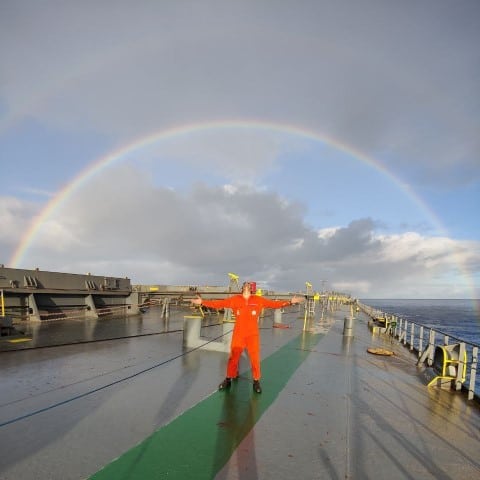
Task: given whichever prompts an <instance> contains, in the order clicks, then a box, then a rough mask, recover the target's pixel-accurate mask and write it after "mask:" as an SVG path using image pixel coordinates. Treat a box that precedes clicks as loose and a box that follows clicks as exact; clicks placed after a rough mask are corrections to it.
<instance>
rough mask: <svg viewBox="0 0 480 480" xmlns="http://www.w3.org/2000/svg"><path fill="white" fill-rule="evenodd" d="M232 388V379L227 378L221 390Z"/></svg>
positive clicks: (221, 385) (220, 386)
mask: <svg viewBox="0 0 480 480" xmlns="http://www.w3.org/2000/svg"><path fill="white" fill-rule="evenodd" d="M231 386H232V379H231V378H228V377H227V378H226V379H225V380H224V381H223V382H222V383H221V384H220V385H219V386H218V389H219V390H226V389H227V388H230V387H231Z"/></svg>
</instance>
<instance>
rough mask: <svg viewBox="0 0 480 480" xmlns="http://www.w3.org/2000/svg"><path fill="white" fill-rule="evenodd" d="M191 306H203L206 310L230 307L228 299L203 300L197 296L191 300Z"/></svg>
mask: <svg viewBox="0 0 480 480" xmlns="http://www.w3.org/2000/svg"><path fill="white" fill-rule="evenodd" d="M191 302H192V305H203V306H205V307H208V308H215V309H217V310H218V309H220V308H229V307H230V298H223V299H221V300H203V298H202V297H200V296H199V295H197V296H196V297H195V298H192V300H191Z"/></svg>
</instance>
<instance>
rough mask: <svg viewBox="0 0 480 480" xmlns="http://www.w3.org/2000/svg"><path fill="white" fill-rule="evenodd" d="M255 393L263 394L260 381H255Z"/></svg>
mask: <svg viewBox="0 0 480 480" xmlns="http://www.w3.org/2000/svg"><path fill="white" fill-rule="evenodd" d="M253 391H254V392H255V393H262V387H261V386H260V381H259V380H254V381H253Z"/></svg>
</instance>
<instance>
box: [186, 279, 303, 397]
mask: <svg viewBox="0 0 480 480" xmlns="http://www.w3.org/2000/svg"><path fill="white" fill-rule="evenodd" d="M301 301H302V297H297V296H294V297H292V299H291V300H269V299H267V298H264V297H259V296H257V295H252V292H251V285H250V282H245V283H244V284H243V285H242V293H241V294H238V295H233V296H231V297H227V298H224V299H222V300H203V299H202V298H201V297H200V296H197V297H196V298H194V299H193V300H192V304H193V305H197V306H199V305H203V306H205V307H209V308H214V309H217V310H218V309H221V308H231V309H232V311H233V314H234V315H235V319H236V320H235V326H234V327H233V335H232V342H231V345H230V356H229V358H228V363H227V376H226V378H225V380H223V382H222V383H221V384H220V385H219V386H218V389H219V390H225V389H227V388H230V386H231V384H232V378H236V377H237V375H238V363H239V361H240V355H241V354H242V352H243V350H244V349H247V351H248V355H249V357H250V363H251V367H252V377H253V390H254V392H256V393H262V387H261V386H260V377H261V372H260V332H259V329H258V317H259V316H260V313H261V312H262V310H263V309H264V308H282V307H287V306H289V305H295V304H298V303H300V302H301Z"/></svg>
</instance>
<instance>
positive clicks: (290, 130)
mask: <svg viewBox="0 0 480 480" xmlns="http://www.w3.org/2000/svg"><path fill="white" fill-rule="evenodd" d="M233 129H237V130H241V129H244V130H249V129H255V130H257V131H260V132H261V131H265V132H270V133H272V132H273V133H283V134H290V135H297V136H299V137H303V138H305V139H310V140H315V141H319V142H322V143H325V144H327V145H329V146H332V147H334V148H336V149H338V150H340V151H343V152H344V153H347V154H349V155H352V156H353V157H354V158H356V159H358V160H360V161H362V162H363V163H365V164H367V165H369V166H371V167H372V168H374V169H376V170H378V171H380V172H381V173H382V174H384V175H385V176H386V177H388V178H389V179H390V180H391V181H392V182H393V183H394V184H396V185H397V186H398V187H399V189H400V190H402V191H403V192H404V193H405V194H406V195H407V196H408V197H410V198H411V199H412V200H413V201H414V203H416V204H417V205H418V206H419V207H420V208H421V209H422V210H423V211H424V212H425V213H426V215H427V217H428V218H429V219H430V220H431V221H432V222H433V224H434V225H435V227H436V228H437V229H438V230H439V231H441V232H444V231H445V229H444V227H443V226H442V224H441V222H440V221H439V219H438V218H437V217H436V216H435V214H434V213H433V212H432V211H431V210H430V208H429V207H428V206H427V205H426V204H425V203H424V202H423V200H422V199H421V198H420V197H418V196H417V195H416V194H415V193H414V192H413V191H412V190H411V189H410V188H409V187H408V185H406V184H404V183H403V182H402V181H401V180H399V179H398V178H397V177H395V176H394V175H393V174H392V173H391V172H389V171H388V170H387V169H386V168H385V167H384V166H383V165H382V164H381V163H379V162H378V161H376V160H374V159H373V158H371V157H368V156H366V155H365V154H363V153H361V152H359V151H357V150H354V149H353V148H351V147H350V146H348V145H346V144H343V143H341V142H339V141H337V140H335V139H333V138H329V137H326V136H323V135H320V134H319V133H317V132H315V131H313V130H310V129H308V128H303V127H302V128H300V127H297V126H293V125H289V124H282V123H270V122H266V121H246V120H224V121H211V122H202V123H192V124H186V125H182V126H176V127H171V128H167V129H163V130H160V131H155V132H153V133H151V134H149V135H146V136H143V137H140V138H137V139H135V140H134V141H133V142H131V143H129V144H127V145H123V146H121V147H119V148H117V149H115V150H113V151H111V152H109V153H107V154H106V155H104V156H102V157H100V158H98V159H97V160H95V161H93V162H92V163H91V164H89V165H88V166H87V168H85V169H84V170H83V171H81V172H80V174H79V175H77V176H76V177H75V178H74V179H73V180H71V181H70V182H69V183H67V184H66V185H65V186H64V187H63V188H62V189H61V190H60V191H59V192H58V193H57V194H56V195H55V196H54V197H53V198H52V199H51V200H50V201H49V202H48V203H47V205H46V206H45V207H44V208H43V210H42V211H41V212H40V213H39V214H38V215H37V216H36V217H35V218H34V220H33V221H32V223H31V225H30V227H29V228H28V230H27V231H26V232H25V235H24V236H23V238H22V239H21V241H20V243H19V245H18V247H17V249H16V250H15V251H14V253H13V255H12V257H11V259H10V261H9V265H10V266H11V267H12V268H19V265H20V264H21V263H22V260H23V259H24V257H25V255H26V253H27V251H28V249H29V248H30V246H31V245H32V243H33V242H34V240H35V237H36V235H37V233H38V231H39V229H40V227H41V226H42V224H43V223H44V222H45V221H46V220H47V219H48V218H49V217H50V215H52V213H53V212H54V211H55V210H56V209H57V208H59V206H60V205H61V204H62V203H63V202H65V201H66V200H67V199H68V198H69V197H70V196H71V195H72V194H73V193H74V192H75V191H77V190H78V189H79V188H80V187H81V186H82V185H84V184H86V183H87V182H88V181H89V180H90V179H92V178H93V177H94V176H95V175H97V174H99V173H100V172H102V171H103V170H105V169H106V168H108V167H110V166H112V165H113V164H115V163H118V162H120V161H122V160H124V159H125V158H127V157H128V156H129V155H131V154H132V153H138V152H140V151H141V150H143V149H146V148H147V147H150V146H152V145H154V144H156V143H158V142H162V141H165V140H168V139H172V138H176V137H181V136H186V135H190V134H192V133H197V132H204V131H205V132H206V131H209V130H216V131H221V130H233Z"/></svg>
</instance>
